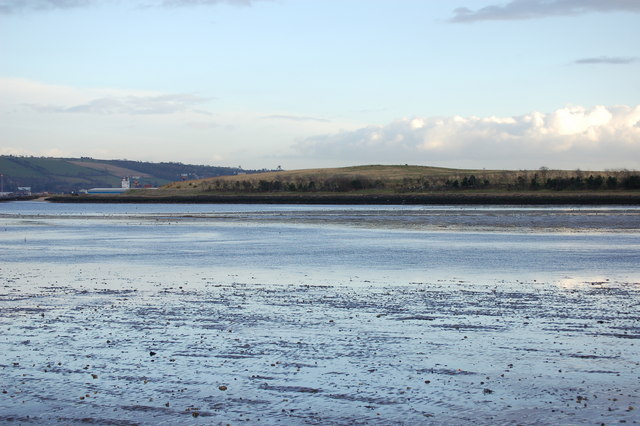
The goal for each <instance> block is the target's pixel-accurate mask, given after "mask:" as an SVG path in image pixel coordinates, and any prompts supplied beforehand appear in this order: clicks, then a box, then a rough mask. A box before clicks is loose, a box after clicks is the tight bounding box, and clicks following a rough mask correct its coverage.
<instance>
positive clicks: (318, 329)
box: [0, 263, 640, 425]
mask: <svg viewBox="0 0 640 426" xmlns="http://www.w3.org/2000/svg"><path fill="white" fill-rule="evenodd" d="M0 274H1V276H2V287H1V288H0V303H1V306H2V314H1V315H0V336H1V337H0V353H1V354H2V356H1V358H0V383H1V385H0V392H1V393H0V422H16V423H18V424H25V423H33V424H42V423H54V422H60V423H63V424H75V423H90V424H122V425H124V424H227V423H230V424H239V423H244V424H381V425H382V424H507V423H508V424H511V423H513V424H600V423H605V424H610V423H621V422H627V423H637V422H638V421H639V420H640V314H639V312H640V283H637V282H618V281H610V280H607V279H606V278H604V279H602V280H599V281H584V280H579V279H573V280H565V281H562V280H560V281H548V282H538V281H535V282H534V281H523V282H504V281H491V280H479V281H473V282H472V281H465V280H460V279H448V280H433V281H425V282H404V283H403V282H397V283H389V282H386V281H378V282H376V281H372V280H366V279H362V278H359V277H349V278H348V279H347V278H345V279H343V280H342V281H340V280H333V284H330V285H329V284H318V280H316V279H313V278H308V279H306V280H305V278H301V279H297V280H295V282H293V280H292V282H286V281H283V280H279V282H264V281H260V280H258V279H256V277H255V276H252V275H251V274H244V275H243V274H240V275H236V274H228V275H225V276H221V275H215V276H214V275H212V274H211V271H209V270H207V268H204V267H203V268H193V267H190V268H179V267H171V268H169V267H162V266H158V267H156V268H154V269H153V270H150V269H149V268H147V267H143V266H125V265H123V266H122V267H116V266H115V265H104V264H95V265H70V266H61V265H56V266H52V265H49V266H47V267H34V266H33V265H32V266H29V265H28V264H20V263H12V264H5V265H2V266H1V268H0Z"/></svg>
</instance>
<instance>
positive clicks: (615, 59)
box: [574, 56, 638, 65]
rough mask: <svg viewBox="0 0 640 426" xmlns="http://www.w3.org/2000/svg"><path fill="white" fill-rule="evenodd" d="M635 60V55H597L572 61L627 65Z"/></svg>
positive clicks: (581, 63)
mask: <svg viewBox="0 0 640 426" xmlns="http://www.w3.org/2000/svg"><path fill="white" fill-rule="evenodd" d="M637 60H638V58H635V57H619V56H598V57H595V58H582V59H578V60H576V61H575V62H574V63H576V64H579V65H589V64H611V65H628V64H633V63H634V62H636V61H637Z"/></svg>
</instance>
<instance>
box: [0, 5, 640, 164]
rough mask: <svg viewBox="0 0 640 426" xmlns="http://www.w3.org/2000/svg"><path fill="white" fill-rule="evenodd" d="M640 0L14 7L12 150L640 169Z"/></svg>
mask: <svg viewBox="0 0 640 426" xmlns="http://www.w3.org/2000/svg"><path fill="white" fill-rule="evenodd" d="M638 40H640V0H448V1H441V0H126V1H125V0H0V154H2V155H27V156H31V155H33V156H52V157H81V156H84V157H93V158H100V159H129V160H139V161H153V162H164V161H178V162H183V163H193V164H208V165H220V166H233V167H237V166H241V167H243V168H245V169H262V168H269V169H272V168H276V167H278V166H280V167H282V168H284V169H289V170H291V169H302V168H312V167H340V166H351V165H364V164H415V165H428V166H443V167H459V168H487V169H496V168H499V169H537V168H540V167H549V168H561V169H569V170H573V169H578V168H579V169H582V170H609V169H622V168H626V169H632V170H637V169H639V168H640V77H639V76H640V44H639V43H638Z"/></svg>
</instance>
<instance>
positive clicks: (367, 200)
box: [45, 193, 640, 205]
mask: <svg viewBox="0 0 640 426" xmlns="http://www.w3.org/2000/svg"><path fill="white" fill-rule="evenodd" d="M45 201H48V202H53V203H107V204H122V203H168V204H333V205H349V204H354V205H364V204H372V205H402V204H405V205H480V204H507V205H562V204H576V205H640V193H638V194H629V193H624V194H615V193H614V194H596V193H585V194H579V193H565V194H563V193H558V194H549V193H545V194H537V193H502V194H486V193H484V194H469V193H456V194H453V193H444V194H313V195H311V194H300V195H298V194H296V195H289V194H287V195H279V194H278V195H274V194H265V195H257V194H251V195H220V194H215V195H214V194H206V195H164V196H142V195H97V196H96V195H94V196H92V195H88V196H87V195H82V196H54V197H48V198H46V199H45Z"/></svg>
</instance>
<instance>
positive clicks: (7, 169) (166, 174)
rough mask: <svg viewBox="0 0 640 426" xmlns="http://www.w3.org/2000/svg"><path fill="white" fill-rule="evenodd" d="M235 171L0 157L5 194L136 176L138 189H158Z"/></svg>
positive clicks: (71, 188)
mask: <svg viewBox="0 0 640 426" xmlns="http://www.w3.org/2000/svg"><path fill="white" fill-rule="evenodd" d="M238 171H239V170H238V169H237V168H230V167H214V166H200V165H189V164H182V163H149V162H141V161H129V160H96V159H93V158H86V157H85V158H49V157H16V156H0V174H2V175H3V178H2V180H3V187H4V188H3V189H4V190H5V191H7V192H12V191H16V189H17V188H18V187H22V186H27V187H31V190H32V192H54V193H57V192H65V193H68V192H77V191H79V190H82V189H90V188H96V187H99V188H103V187H107V188H109V187H118V186H120V181H121V179H122V177H125V176H138V177H139V179H135V180H136V181H138V183H139V185H140V186H144V185H151V186H161V185H165V184H168V183H170V182H174V181H179V180H182V179H185V178H186V179H195V178H199V177H212V176H220V175H225V174H226V175H229V174H234V173H237V172H238Z"/></svg>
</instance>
